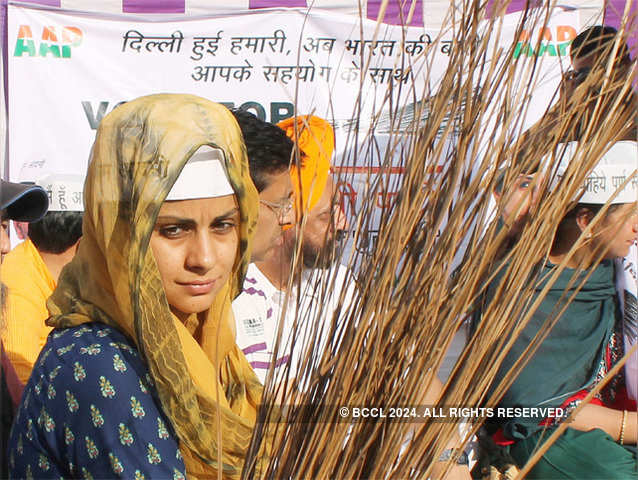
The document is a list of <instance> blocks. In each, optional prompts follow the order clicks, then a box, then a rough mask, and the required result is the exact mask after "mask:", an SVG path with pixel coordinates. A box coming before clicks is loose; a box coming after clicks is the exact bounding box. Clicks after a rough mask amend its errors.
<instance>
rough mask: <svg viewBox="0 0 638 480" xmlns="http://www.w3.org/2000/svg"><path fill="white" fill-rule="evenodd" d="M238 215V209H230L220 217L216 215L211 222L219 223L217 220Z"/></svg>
mask: <svg viewBox="0 0 638 480" xmlns="http://www.w3.org/2000/svg"><path fill="white" fill-rule="evenodd" d="M238 213H239V208H237V207H234V208H231V209H230V210H228V211H227V212H225V213H222V214H221V215H217V216H216V217H215V218H214V219H213V222H217V221H219V220H224V219H225V218H228V217H232V216H233V215H236V214H238Z"/></svg>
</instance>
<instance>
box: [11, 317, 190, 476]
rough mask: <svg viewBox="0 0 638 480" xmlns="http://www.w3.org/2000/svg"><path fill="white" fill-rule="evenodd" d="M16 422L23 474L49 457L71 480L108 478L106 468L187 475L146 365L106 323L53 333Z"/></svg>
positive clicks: (14, 438)
mask: <svg viewBox="0 0 638 480" xmlns="http://www.w3.org/2000/svg"><path fill="white" fill-rule="evenodd" d="M16 421H17V423H18V424H17V426H16V428H14V432H13V434H12V447H13V448H12V450H11V453H12V454H13V459H14V460H13V461H14V463H15V465H16V470H15V472H16V473H18V474H20V473H21V472H22V473H24V472H25V471H26V470H25V469H26V466H25V462H26V461H28V458H29V457H31V458H38V455H45V454H48V455H49V457H50V462H51V464H52V465H53V464H55V465H58V466H59V467H60V470H61V471H62V472H63V473H65V474H66V475H70V474H73V475H75V474H78V475H79V474H83V470H82V468H85V469H86V470H87V472H89V473H91V474H92V475H93V476H94V477H95V476H96V475H97V476H102V477H103V476H104V475H106V474H107V471H106V470H104V468H106V467H108V468H109V472H112V473H113V474H116V473H119V471H120V470H121V469H123V468H126V469H127V470H130V472H129V473H132V472H134V471H135V470H139V471H140V472H141V473H151V472H154V473H155V475H156V476H157V475H166V474H167V473H168V472H172V469H173V468H177V470H178V471H179V472H183V463H182V461H181V457H180V456H179V448H178V444H177V440H176V437H175V435H174V432H173V431H172V429H171V425H170V421H169V420H168V419H167V417H166V416H165V415H164V413H163V411H162V409H161V408H160V403H159V401H158V398H157V394H156V391H155V389H154V386H153V382H152V379H151V376H150V375H149V373H148V370H147V368H146V366H145V363H144V362H143V361H142V359H141V358H140V355H139V353H138V352H137V350H136V349H135V348H134V346H133V344H132V343H131V342H130V341H128V340H127V339H126V337H125V336H124V335H122V334H121V333H120V332H118V331H117V330H115V329H113V328H111V327H108V326H106V325H103V324H89V325H81V326H78V327H73V328H67V329H57V330H54V331H53V332H52V333H51V334H50V336H49V338H48V340H47V343H46V345H45V347H44V349H43V351H42V353H41V355H40V358H39V359H38V361H37V362H36V364H35V366H34V370H33V372H32V375H31V378H30V380H29V383H28V384H27V387H26V388H25V393H24V396H23V399H22V404H21V406H20V409H19V411H18V416H17V420H16ZM20 452H23V453H22V454H21V453H20ZM51 453H53V455H51ZM20 459H22V461H20ZM29 465H30V464H29ZM133 467H134V469H133ZM30 468H32V469H34V468H35V465H31V467H30ZM166 469H168V470H166ZM34 476H35V473H34ZM171 476H172V474H171Z"/></svg>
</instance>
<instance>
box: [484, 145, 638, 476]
mask: <svg viewBox="0 0 638 480" xmlns="http://www.w3.org/2000/svg"><path fill="white" fill-rule="evenodd" d="M625 147H626V145H615V146H612V147H611V149H610V150H609V151H608V152H607V153H606V154H605V156H604V157H603V159H602V161H601V162H600V163H599V164H598V165H597V167H596V168H595V170H594V173H592V176H593V177H595V178H596V179H598V181H599V180H600V179H601V178H602V177H604V178H605V182H601V184H602V183H604V184H605V186H603V187H602V188H600V189H599V188H596V189H593V188H592V189H586V191H585V193H584V194H583V196H582V197H581V198H580V200H579V202H580V203H579V204H578V205H576V206H575V207H574V208H573V209H572V210H570V211H569V212H568V213H567V215H566V216H565V217H564V218H563V219H562V220H561V222H560V223H559V225H558V228H557V230H556V234H555V237H554V241H553V245H552V248H551V252H550V255H549V259H548V261H547V262H546V263H545V264H544V265H540V266H539V272H538V282H537V283H536V284H535V285H534V293H533V295H534V299H535V298H536V297H539V296H541V291H542V290H543V288H544V287H545V286H546V285H547V282H548V280H549V278H550V277H551V276H552V274H553V273H554V272H555V271H556V269H557V265H560V264H562V263H563V262H566V268H565V269H564V270H563V271H562V273H560V275H559V276H558V278H557V280H556V281H555V282H554V283H553V285H552V286H551V287H550V288H549V291H548V292H547V294H546V295H545V296H544V297H543V298H542V302H541V303H540V306H539V307H538V309H537V310H536V311H535V313H534V314H533V315H532V317H531V319H530V320H529V322H528V324H527V325H526V326H525V328H524V329H523V331H522V333H521V334H520V335H519V336H518V337H517V339H516V341H515V342H514V345H513V346H512V348H511V350H510V351H509V352H508V354H507V356H506V358H505V360H504V362H503V363H502V364H501V366H500V369H499V372H498V374H497V376H496V379H495V383H494V384H495V385H498V384H499V383H501V381H502V380H503V379H504V377H505V376H506V375H507V374H508V372H509V371H510V370H511V369H512V368H514V367H515V363H516V362H517V361H518V360H519V359H520V358H521V357H522V356H523V355H525V354H526V352H525V351H526V349H527V348H528V347H529V345H530V344H531V343H532V342H533V341H534V338H535V336H536V335H537V334H538V333H539V332H542V331H544V329H545V328H547V326H548V325H549V324H550V323H551V324H552V327H551V329H550V331H549V334H548V335H547V337H546V338H545V339H544V340H542V342H541V343H540V345H539V346H538V349H536V350H535V351H534V353H533V354H532V357H531V359H530V360H529V362H528V363H527V364H526V365H525V367H524V368H523V369H522V370H521V371H520V373H519V374H518V375H517V376H516V378H515V380H514V382H513V384H512V385H511V386H510V387H509V388H508V389H507V391H506V392H505V394H504V396H503V398H502V399H501V400H500V404H499V407H555V408H562V409H563V410H564V412H565V415H564V417H563V418H565V417H566V416H567V415H569V414H570V413H571V411H572V410H573V409H574V408H575V407H576V406H578V404H579V403H580V402H581V401H582V399H583V398H584V397H585V396H586V395H587V394H588V393H589V391H591V390H592V389H593V388H594V387H595V386H596V385H597V384H598V383H599V382H600V381H601V380H602V378H603V377H604V376H605V375H606V373H607V372H608V371H609V370H610V369H611V368H612V367H613V365H614V364H616V363H617V362H618V361H619V360H620V358H621V357H622V355H623V342H622V327H623V325H622V316H621V315H620V312H619V308H618V298H617V290H616V286H615V275H616V272H615V271H614V259H615V258H618V257H624V256H625V255H627V253H628V251H629V248H630V246H631V245H632V244H633V243H635V241H636V239H637V238H638V214H637V212H636V201H635V200H636V194H637V190H636V187H635V184H632V183H631V182H630V183H629V185H627V187H626V188H625V189H624V190H623V191H622V192H621V194H619V195H618V196H617V197H616V198H615V199H613V200H612V202H611V203H612V205H611V206H610V207H609V208H608V210H607V211H606V212H605V213H604V217H603V218H602V219H601V220H600V221H598V222H596V223H594V224H592V221H593V220H594V217H595V216H596V214H597V213H598V212H599V211H600V210H601V208H602V207H603V205H604V204H605V203H606V202H607V201H608V200H609V199H610V198H611V195H612V194H614V191H615V187H614V181H613V179H614V178H616V179H617V178H619V177H620V176H621V175H628V174H631V172H634V171H635V168H636V165H635V158H636V151H637V150H636V145H635V142H634V143H633V145H632V151H633V155H631V156H629V157H627V156H626V151H627V150H626V148H625ZM571 148H574V146H573V145H572V146H571ZM632 161H633V162H634V163H631V162H632ZM610 162H612V163H617V165H609V163H610ZM620 163H626V165H624V166H623V165H620ZM593 177H592V178H593ZM530 180H533V179H530V178H523V179H522V183H521V184H520V185H519V187H518V188H519V192H520V191H522V190H525V189H528V188H529V187H530V186H532V184H533V182H530ZM591 184H592V183H591V182H590V181H587V182H586V184H585V185H591ZM599 185H600V184H599ZM594 190H595V191H594ZM516 196H517V195H514V196H513V197H516ZM520 198H521V196H520V195H518V200H519V201H520ZM519 205H520V203H519ZM505 210H506V212H507V211H512V212H513V211H515V210H518V212H519V214H520V213H522V212H521V209H520V208H519V207H518V206H517V207H515V208H510V209H508V208H506V209H505ZM583 235H584V240H585V241H584V242H583V243H582V244H581V246H579V247H577V250H576V251H575V253H574V254H573V255H571V256H570V255H569V252H570V250H572V247H573V246H574V245H575V244H576V242H577V241H579V239H581V237H582V236H583ZM600 254H602V259H601V260H597V258H600ZM498 283H499V279H496V280H495V281H494V282H493V283H492V284H491V285H490V289H489V291H488V298H489V297H490V294H492V293H493V292H494V291H495V290H496V288H497V287H498ZM581 285H582V288H579V287H580V286H581ZM573 295H575V296H574V297H573V300H572V301H571V303H568V299H569V298H570V297H572V296H573ZM534 299H532V301H530V302H526V304H528V305H531V304H532V303H533V301H534ZM563 308H564V311H563V310H562V309H563ZM498 417H501V418H499V421H500V423H499V427H500V429H499V430H498V431H497V432H496V434H495V435H494V439H495V440H496V441H497V443H499V444H501V445H509V452H510V454H511V456H512V457H513V458H514V460H516V463H517V464H518V465H519V466H523V465H524V464H525V463H526V461H527V460H528V459H529V458H530V457H531V456H532V454H533V453H534V450H535V449H536V448H537V447H538V445H539V443H542V441H544V440H545V439H546V438H547V437H548V436H549V434H550V433H551V430H553V428H555V427H556V425H557V424H558V423H559V422H560V420H561V418H551V417H550V416H544V415H542V414H541V416H538V415H534V414H533V412H523V411H520V412H511V413H510V414H508V416H507V417H505V418H503V416H502V415H498ZM636 424H637V419H636V411H635V404H634V405H631V404H630V403H629V402H627V401H626V396H625V395H624V378H623V375H622V373H621V374H619V375H617V376H615V377H614V378H613V379H612V380H611V381H610V383H609V384H607V386H606V387H605V388H603V390H602V391H601V392H600V393H599V394H597V395H596V397H595V398H594V400H593V401H592V402H591V403H590V404H589V405H586V406H585V407H584V408H583V410H581V411H580V412H579V413H578V415H577V416H576V418H575V420H574V421H573V422H572V423H570V425H569V427H568V428H567V430H566V431H565V432H564V434H563V435H562V436H560V437H559V438H558V440H557V441H556V442H555V443H554V444H553V445H552V446H551V447H550V448H549V450H548V451H547V452H546V453H545V455H543V457H542V458H541V460H540V461H539V462H538V463H537V464H536V466H535V467H534V468H533V469H532V471H531V472H530V474H529V476H528V478H579V479H580V478H616V479H618V478H636V454H635V445H636ZM547 429H549V430H550V431H547ZM626 445H629V446H630V447H629V448H626V447H625V446H626ZM632 446H633V447H632Z"/></svg>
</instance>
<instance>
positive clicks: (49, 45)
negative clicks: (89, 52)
mask: <svg viewBox="0 0 638 480" xmlns="http://www.w3.org/2000/svg"><path fill="white" fill-rule="evenodd" d="M82 38H83V34H82V30H80V29H79V28H78V27H44V28H43V29H42V35H41V36H40V38H39V39H36V38H34V36H33V32H32V30H31V27H30V26H29V25H20V28H19V30H18V38H17V40H16V46H15V50H14V51H13V56H14V57H24V56H25V55H26V56H27V57H49V56H50V57H53V58H71V50H72V49H73V48H77V47H78V46H79V45H80V44H81V43H82Z"/></svg>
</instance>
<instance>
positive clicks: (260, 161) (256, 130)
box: [232, 110, 295, 268]
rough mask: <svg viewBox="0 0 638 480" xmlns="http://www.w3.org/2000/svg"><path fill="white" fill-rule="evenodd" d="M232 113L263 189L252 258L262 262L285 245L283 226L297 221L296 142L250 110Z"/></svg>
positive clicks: (259, 188) (254, 176)
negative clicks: (293, 165) (292, 168)
mask: <svg viewBox="0 0 638 480" xmlns="http://www.w3.org/2000/svg"><path fill="white" fill-rule="evenodd" d="M232 113H233V115H234V116H235V119H236V120H237V123H238V124H239V128H240V129H241V133H242V135H243V136H244V143H245V145H246V152H247V154H248V167H249V169H250V178H251V179H252V181H253V183H254V184H255V187H256V188H257V192H259V219H258V221H257V230H256V233H255V236H254V237H253V243H252V254H251V261H252V262H258V261H261V260H264V259H265V258H266V256H267V254H268V252H269V251H270V250H271V249H272V248H273V247H275V246H277V245H281V241H282V235H281V234H282V228H283V227H284V226H285V225H291V224H292V223H294V221H295V213H294V211H293V190H292V181H291V179H290V173H289V168H290V159H291V156H292V150H293V147H294V144H293V143H292V140H290V139H289V138H288V137H287V136H286V134H285V133H284V131H283V130H281V129H280V128H279V127H277V126H275V125H273V124H272V123H268V122H264V121H262V120H260V119H259V118H257V117H256V116H255V115H253V114H252V113H250V112H248V111H246V110H233V112H232ZM252 267H253V268H254V265H253V266H252Z"/></svg>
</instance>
